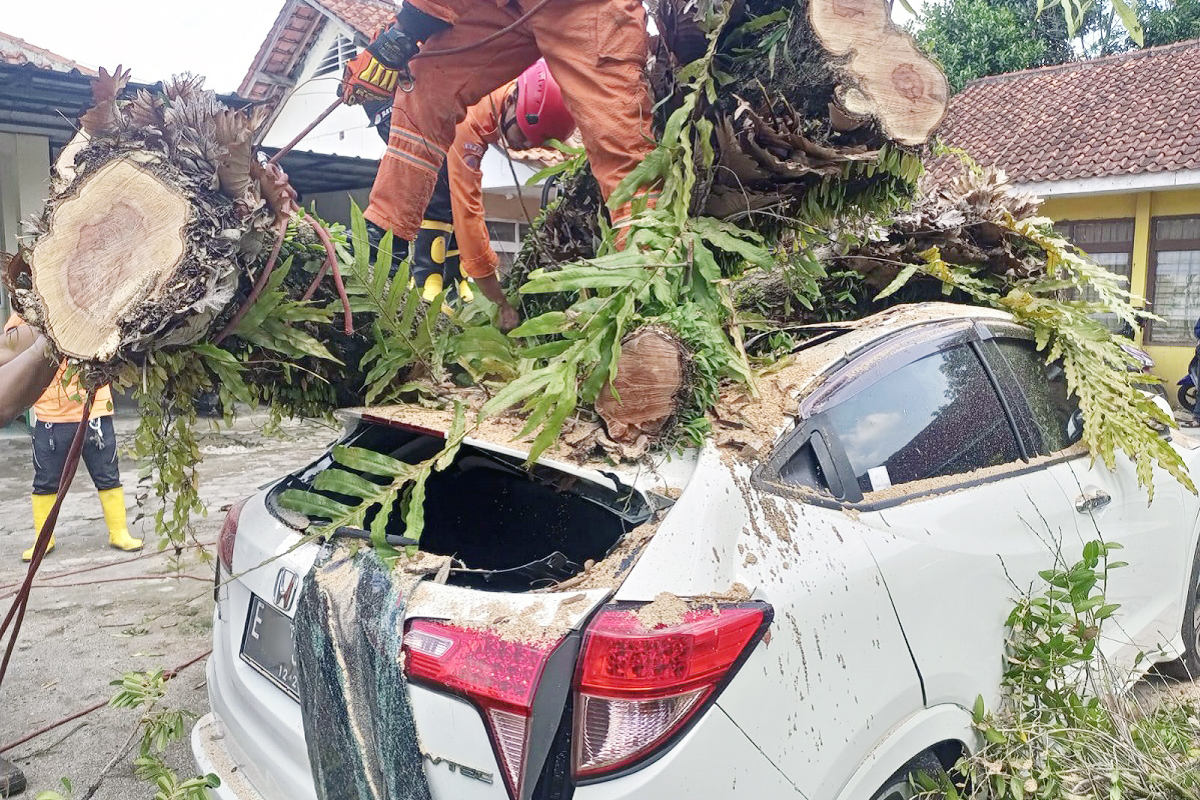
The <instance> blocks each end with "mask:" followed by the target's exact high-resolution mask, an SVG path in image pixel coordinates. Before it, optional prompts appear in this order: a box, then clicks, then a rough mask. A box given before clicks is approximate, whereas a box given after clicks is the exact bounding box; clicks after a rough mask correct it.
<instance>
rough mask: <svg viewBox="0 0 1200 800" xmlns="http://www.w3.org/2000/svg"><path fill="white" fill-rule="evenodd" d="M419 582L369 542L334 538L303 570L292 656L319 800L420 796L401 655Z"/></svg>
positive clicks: (416, 799) (421, 774) (424, 798)
mask: <svg viewBox="0 0 1200 800" xmlns="http://www.w3.org/2000/svg"><path fill="white" fill-rule="evenodd" d="M420 580H421V578H420V576H413V575H407V574H404V573H402V572H396V571H393V570H392V569H390V568H389V567H388V566H387V565H386V564H385V563H384V562H383V560H382V559H380V557H379V556H378V555H377V554H376V553H375V551H374V550H373V549H371V548H370V547H365V546H363V545H362V544H361V543H355V542H351V543H347V542H345V541H340V540H337V539H334V540H332V541H331V542H330V543H329V544H326V545H325V547H324V548H322V550H321V553H320V555H319V556H318V557H317V560H316V563H314V564H313V568H312V569H311V570H310V571H309V573H308V575H306V576H305V578H304V587H303V589H302V590H301V594H300V600H299V603H298V605H297V609H296V619H295V637H296V659H297V665H298V667H299V671H300V705H301V708H302V710H303V717H304V740H305V742H306V743H307V745H308V756H309V760H310V762H311V764H312V770H313V782H314V783H315V784H316V789H317V796H318V797H319V798H321V800H430V794H429V786H428V784H427V782H426V779H425V770H424V767H423V765H422V761H421V751H420V748H419V746H418V743H417V731H416V726H415V724H414V723H413V713H412V706H411V704H410V701H409V696H408V682H407V681H406V680H405V676H404V661H403V655H402V653H401V646H402V643H403V639H404V614H405V610H406V608H407V605H408V598H409V597H410V596H411V594H412V591H413V589H415V588H416V585H417V583H418V582H419V581H420Z"/></svg>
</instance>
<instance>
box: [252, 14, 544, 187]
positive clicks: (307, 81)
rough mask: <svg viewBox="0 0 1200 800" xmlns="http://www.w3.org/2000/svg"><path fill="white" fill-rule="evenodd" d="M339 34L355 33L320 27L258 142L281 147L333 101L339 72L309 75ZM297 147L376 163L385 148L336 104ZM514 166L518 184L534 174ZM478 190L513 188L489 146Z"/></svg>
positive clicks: (358, 111) (350, 109)
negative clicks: (293, 84)
mask: <svg viewBox="0 0 1200 800" xmlns="http://www.w3.org/2000/svg"><path fill="white" fill-rule="evenodd" d="M339 34H340V35H341V36H343V37H345V38H347V39H350V40H351V41H353V38H354V32H353V31H352V30H351V29H350V28H349V27H347V26H345V25H343V24H341V23H338V22H335V21H333V20H330V21H329V22H328V23H327V24H326V25H325V27H324V28H323V29H322V31H321V34H320V36H318V37H317V40H316V42H314V43H313V45H312V47H311V48H310V49H309V52H308V56H307V59H306V61H305V63H304V66H303V69H302V71H301V73H300V79H299V81H298V83H297V85H296V88H295V89H294V90H292V92H291V94H289V95H288V97H287V99H286V100H285V101H284V104H283V107H282V108H281V109H280V111H279V115H278V116H277V117H276V118H275V121H274V122H273V123H272V124H271V129H270V130H269V131H268V132H267V135H266V137H265V138H264V139H263V145H264V146H266V147H283V146H284V145H285V144H287V143H288V142H290V141H291V140H292V139H293V138H294V137H295V136H296V134H298V133H300V131H302V130H304V128H305V127H306V126H307V125H308V124H309V123H310V122H312V121H313V120H314V119H316V117H317V115H319V114H320V113H321V112H322V111H324V110H325V109H326V108H328V107H329V104H330V103H332V102H333V101H334V100H335V99H336V98H337V92H338V87H339V86H340V85H341V78H342V71H341V69H338V70H336V71H334V72H332V73H330V74H328V75H322V76H320V77H314V73H315V72H316V71H317V68H318V67H319V66H320V64H321V61H322V60H323V59H324V57H325V54H326V53H328V52H329V49H330V48H331V47H332V46H333V45H334V43H335V41H336V40H337V37H338V35H339ZM297 147H298V148H299V149H301V150H309V151H312V152H315V153H328V154H330V155H339V156H356V157H358V158H369V159H378V158H379V157H380V156H382V155H383V150H384V145H383V141H382V140H381V139H380V138H379V134H378V133H376V132H375V128H374V126H372V125H370V124H369V122H368V120H367V115H366V114H365V113H364V112H363V110H362V108H361V107H359V106H339V107H338V108H337V109H335V110H334V111H333V113H332V114H330V115H329V116H328V117H327V118H325V120H324V121H322V122H321V124H320V125H318V126H317V127H316V128H314V129H313V131H312V132H311V133H309V134H308V136H306V137H304V140H303V142H301V143H300V144H299V145H297ZM513 166H514V167H515V169H516V172H517V178H518V180H519V181H520V182H521V183H522V184H523V183H524V182H525V181H526V180H528V179H529V177H530V176H532V175H533V174H534V173H535V172H536V170H534V169H532V168H530V167H528V166H526V165H525V164H519V163H518V164H514V165H513ZM483 188H484V190H485V191H486V190H488V189H492V188H499V189H512V188H513V176H512V171H511V170H510V169H509V167H508V159H507V158H506V157H505V156H504V154H503V153H501V152H500V151H499V150H497V149H496V148H494V147H491V148H488V152H487V154H486V155H485V156H484V159H483Z"/></svg>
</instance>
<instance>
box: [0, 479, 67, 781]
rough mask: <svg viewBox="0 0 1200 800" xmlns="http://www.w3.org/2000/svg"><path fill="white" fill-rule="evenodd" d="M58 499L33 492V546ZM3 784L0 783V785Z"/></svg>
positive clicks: (29, 555)
mask: <svg viewBox="0 0 1200 800" xmlns="http://www.w3.org/2000/svg"><path fill="white" fill-rule="evenodd" d="M57 499H58V495H57V494H35V495H33V497H32V500H33V543H34V544H33V547H37V537H38V534H39V533H41V532H42V526H43V525H45V524H46V518H47V517H49V516H50V509H52V508H54V501H55V500H57ZM33 547H31V548H29V549H28V550H26V551H25V552H24V553H21V560H22V561H33ZM53 549H54V537H53V536H51V537H50V541H49V542H48V543H47V544H46V554H47V555H49V554H50V551H51V550H53ZM2 785H3V784H0V786H2Z"/></svg>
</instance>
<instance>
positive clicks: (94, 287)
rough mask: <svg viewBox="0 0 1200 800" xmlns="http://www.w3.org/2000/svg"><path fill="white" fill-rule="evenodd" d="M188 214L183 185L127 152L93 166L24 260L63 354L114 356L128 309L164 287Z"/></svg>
mask: <svg viewBox="0 0 1200 800" xmlns="http://www.w3.org/2000/svg"><path fill="white" fill-rule="evenodd" d="M189 219H190V204H189V201H188V199H187V198H186V197H185V196H184V194H183V193H182V192H180V191H179V190H178V189H176V188H175V187H173V186H171V185H170V184H168V183H166V182H164V181H163V180H161V179H160V178H158V177H156V176H155V175H154V174H153V173H151V172H150V171H148V170H147V169H145V168H143V167H141V166H139V165H138V164H136V163H134V162H133V161H132V160H130V159H127V158H121V159H117V160H114V161H112V162H110V163H108V164H106V165H104V166H103V167H101V168H100V169H98V170H96V171H95V172H94V173H93V174H91V175H89V176H88V177H87V178H86V179H85V180H83V181H82V182H81V183H80V184H79V185H78V187H77V188H76V190H75V191H74V193H73V196H71V197H69V198H67V199H65V200H63V201H62V202H60V203H59V204H58V205H57V207H56V208H55V209H54V214H53V217H52V218H51V222H50V226H49V228H50V230H49V233H48V234H47V235H46V236H44V237H42V238H41V239H40V240H38V242H37V244H36V245H35V246H34V247H33V249H32V250H31V251H30V252H29V254H28V256H27V259H26V260H27V261H28V262H29V265H30V267H31V268H32V271H33V276H34V279H33V280H34V285H33V288H34V291H35V292H36V293H37V295H38V296H39V297H40V298H41V301H42V304H43V313H44V314H45V319H43V320H42V324H43V325H44V326H45V327H46V328H47V330H48V332H49V333H50V335H51V337H52V338H53V340H54V342H55V344H56V345H57V346H58V348H59V350H60V351H61V352H62V353H63V354H64V355H67V356H73V357H76V358H81V359H85V360H89V361H105V360H107V359H109V358H112V356H113V354H114V353H116V351H117V349H118V347H119V346H120V345H121V343H122V342H121V326H122V322H123V321H124V320H125V319H126V317H127V315H128V314H129V313H130V312H131V311H133V310H134V309H135V308H136V307H137V305H138V304H139V303H141V302H142V301H144V300H147V299H153V298H155V297H158V296H161V295H163V294H164V293H166V292H169V290H170V283H171V282H172V278H174V277H175V274H176V272H177V270H178V268H179V266H180V264H181V261H182V259H183V255H184V251H185V235H184V234H185V231H184V229H185V227H186V226H187V224H188V221H189Z"/></svg>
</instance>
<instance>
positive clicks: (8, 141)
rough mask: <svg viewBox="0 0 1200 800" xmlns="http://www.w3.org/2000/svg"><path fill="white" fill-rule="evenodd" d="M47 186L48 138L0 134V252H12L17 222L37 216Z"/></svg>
mask: <svg viewBox="0 0 1200 800" xmlns="http://www.w3.org/2000/svg"><path fill="white" fill-rule="evenodd" d="M49 184H50V140H49V138H48V137H46V136H37V135H34V134H27V133H5V132H3V131H0V250H4V251H5V252H9V253H15V252H16V250H17V237H18V236H20V235H22V234H24V229H23V228H22V226H21V221H22V220H25V219H28V218H30V217H32V216H34V215H36V214H39V213H41V210H42V206H43V205H44V204H45V202H46V195H47V194H48V192H49Z"/></svg>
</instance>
